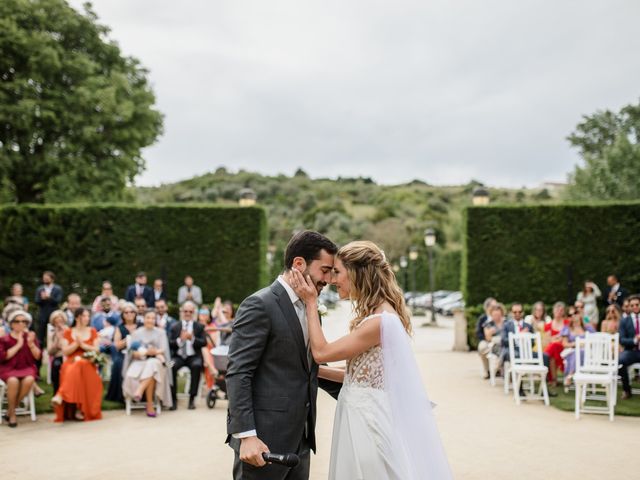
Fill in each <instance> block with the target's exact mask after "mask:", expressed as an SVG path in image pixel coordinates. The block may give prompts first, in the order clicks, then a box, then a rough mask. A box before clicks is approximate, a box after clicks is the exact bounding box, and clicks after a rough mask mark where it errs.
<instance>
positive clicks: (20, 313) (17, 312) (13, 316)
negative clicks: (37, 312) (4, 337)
mask: <svg viewBox="0 0 640 480" xmlns="http://www.w3.org/2000/svg"><path fill="white" fill-rule="evenodd" d="M17 317H25V318H26V319H27V321H28V322H29V323H28V324H27V326H30V325H31V323H32V322H33V317H32V316H31V315H29V312H25V311H24V310H14V311H13V312H11V313H10V314H9V318H8V323H9V325H11V322H13V321H14V320H15V319H16V318H17Z"/></svg>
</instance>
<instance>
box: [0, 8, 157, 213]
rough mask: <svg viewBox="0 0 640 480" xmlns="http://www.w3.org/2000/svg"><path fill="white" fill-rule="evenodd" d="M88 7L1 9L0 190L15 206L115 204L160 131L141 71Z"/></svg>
mask: <svg viewBox="0 0 640 480" xmlns="http://www.w3.org/2000/svg"><path fill="white" fill-rule="evenodd" d="M108 32H109V29H108V28H107V27H105V26H103V25H100V24H99V23H98V19H97V16H96V15H95V13H94V12H93V11H92V10H91V6H90V4H85V5H84V12H83V13H80V12H77V11H76V10H74V9H73V8H71V7H70V6H69V5H68V4H67V2H66V1H64V0H2V2H0V184H6V185H8V187H9V190H10V194H9V196H10V197H11V198H12V200H13V201H17V202H18V203H23V202H44V201H69V200H119V199H122V198H123V196H124V194H125V189H126V186H127V182H132V181H133V179H134V177H135V176H136V175H138V174H139V173H141V172H142V170H143V169H144V161H143V159H142V157H141V149H142V148H144V147H146V146H148V145H150V144H152V143H153V142H154V141H155V140H156V138H157V137H158V136H159V135H160V133H161V130H162V115H161V114H160V113H159V112H158V111H157V110H155V109H154V108H153V106H154V103H155V96H154V94H153V92H152V91H151V88H150V86H149V84H148V82H147V78H146V76H147V73H148V72H147V71H146V70H145V69H144V68H142V67H141V65H140V63H139V62H138V60H136V59H135V58H132V57H125V56H123V55H122V54H121V52H120V49H119V47H118V46H117V45H116V44H115V43H114V42H113V41H111V40H109V39H108V37H107V35H108Z"/></svg>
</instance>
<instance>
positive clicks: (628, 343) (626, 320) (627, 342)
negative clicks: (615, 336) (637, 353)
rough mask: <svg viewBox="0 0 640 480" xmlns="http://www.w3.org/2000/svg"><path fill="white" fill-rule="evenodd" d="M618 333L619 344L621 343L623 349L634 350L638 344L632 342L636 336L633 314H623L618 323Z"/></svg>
mask: <svg viewBox="0 0 640 480" xmlns="http://www.w3.org/2000/svg"><path fill="white" fill-rule="evenodd" d="M618 333H620V345H622V346H623V347H624V349H625V350H636V349H637V348H638V345H637V344H635V343H634V342H633V339H634V338H635V336H636V326H635V321H634V319H633V316H631V315H625V316H624V317H622V319H621V320H620V325H619V326H618Z"/></svg>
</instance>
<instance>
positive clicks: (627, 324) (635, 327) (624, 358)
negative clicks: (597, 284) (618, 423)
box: [618, 295, 640, 400]
mask: <svg viewBox="0 0 640 480" xmlns="http://www.w3.org/2000/svg"><path fill="white" fill-rule="evenodd" d="M629 306H630V307H631V313H630V314H629V315H626V316H624V317H623V318H622V320H620V327H619V329H618V331H619V332H620V345H622V346H623V347H624V352H622V353H621V354H620V359H619V363H620V377H622V389H623V390H624V392H623V393H622V398H623V400H626V399H627V398H631V382H630V381H629V372H628V371H627V368H628V367H629V365H633V364H634V363H640V350H639V349H638V342H639V341H640V295H633V296H631V297H629Z"/></svg>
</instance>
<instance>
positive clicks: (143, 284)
mask: <svg viewBox="0 0 640 480" xmlns="http://www.w3.org/2000/svg"><path fill="white" fill-rule="evenodd" d="M124 298H125V300H126V301H127V302H131V303H133V302H134V301H135V300H136V299H138V298H144V301H145V303H146V305H147V306H148V307H149V308H153V307H154V305H155V298H154V296H153V290H152V289H151V287H150V286H149V285H147V274H146V273H144V272H138V273H137V275H136V281H135V283H134V284H133V285H129V286H128V287H127V291H126V292H125V294H124ZM145 310H146V308H145Z"/></svg>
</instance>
